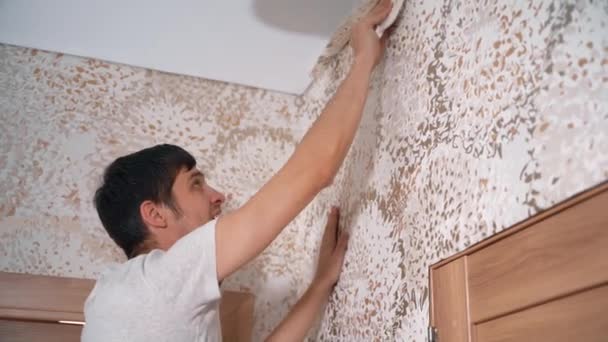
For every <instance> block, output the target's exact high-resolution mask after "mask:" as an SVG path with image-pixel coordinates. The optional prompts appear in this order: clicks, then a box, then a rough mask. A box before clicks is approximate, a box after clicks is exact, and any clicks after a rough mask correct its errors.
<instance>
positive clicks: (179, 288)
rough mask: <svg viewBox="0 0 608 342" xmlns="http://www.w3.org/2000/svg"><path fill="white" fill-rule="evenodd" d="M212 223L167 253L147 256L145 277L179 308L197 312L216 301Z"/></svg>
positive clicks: (154, 253)
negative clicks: (187, 308) (196, 310)
mask: <svg viewBox="0 0 608 342" xmlns="http://www.w3.org/2000/svg"><path fill="white" fill-rule="evenodd" d="M216 222H217V221H216V220H213V221H210V222H208V223H206V224H205V225H203V226H201V227H199V228H197V229H195V230H193V231H192V232H190V233H188V234H187V235H185V236H183V237H182V238H181V239H179V240H178V241H177V242H176V243H175V244H174V245H173V246H171V248H170V249H169V250H167V251H160V250H154V251H153V252H151V253H150V254H149V255H148V256H147V260H146V263H145V264H146V265H145V266H144V268H145V269H146V270H145V272H144V273H145V277H146V278H147V279H148V282H149V283H150V285H151V286H153V287H155V290H157V291H159V292H160V294H161V295H164V296H166V297H167V299H168V300H169V301H171V302H172V303H175V304H177V305H179V306H180V307H189V308H192V309H199V308H202V307H204V306H205V304H209V303H210V302H213V301H215V300H217V299H219V298H220V289H219V284H218V279H217V264H216V252H215V226H216Z"/></svg>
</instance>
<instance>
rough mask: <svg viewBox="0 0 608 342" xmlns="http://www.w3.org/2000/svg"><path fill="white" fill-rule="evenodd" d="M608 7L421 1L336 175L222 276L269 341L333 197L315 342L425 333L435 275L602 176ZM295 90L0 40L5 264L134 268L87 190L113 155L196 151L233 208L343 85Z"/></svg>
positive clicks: (43, 270) (332, 81) (336, 69)
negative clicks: (251, 296)
mask: <svg viewBox="0 0 608 342" xmlns="http://www.w3.org/2000/svg"><path fill="white" fill-rule="evenodd" d="M607 25H608V5H607V4H606V3H605V2H601V1H542V0H528V1H519V2H512V1H502V0H495V1H490V2H486V3H483V4H481V3H476V2H462V1H451V0H444V1H437V2H429V1H421V0H418V1H408V2H406V3H405V6H404V10H403V11H402V12H401V14H400V16H399V17H398V18H397V22H396V27H395V31H394V32H393V35H392V37H391V39H390V42H389V48H388V51H387V54H386V58H385V60H384V62H383V63H382V64H381V65H380V66H379V67H378V69H377V71H376V73H375V75H374V79H373V84H372V87H371V92H370V95H369V99H368V103H367V105H366V109H365V115H364V118H363V122H362V124H361V128H360V130H359V132H358V134H357V137H356V139H355V142H354V144H353V147H352V149H351V151H350V152H349V156H348V157H347V159H346V161H345V164H344V166H343V167H342V169H341V171H340V173H339V174H338V176H337V177H336V180H335V182H334V184H333V185H332V186H331V187H330V188H327V189H326V190H324V191H323V192H322V193H321V194H320V195H319V196H318V197H317V199H315V201H313V203H311V204H310V205H309V206H308V207H307V208H306V209H305V210H304V211H303V212H302V213H301V215H299V216H298V217H297V218H296V219H295V220H294V222H292V223H291V224H290V225H289V226H288V227H287V228H286V229H285V231H284V232H283V233H282V234H281V235H280V236H279V238H278V239H277V240H276V241H275V242H273V243H272V245H271V246H270V248H268V249H267V250H266V251H265V252H264V253H263V254H262V255H261V256H260V257H258V258H257V259H256V260H254V261H252V262H251V263H250V264H249V265H247V266H246V267H245V268H244V269H243V270H241V271H240V272H238V273H237V274H235V275H234V276H232V277H231V278H230V279H229V280H228V281H227V282H226V283H225V284H224V286H225V287H226V288H230V289H247V290H249V291H252V292H254V293H255V294H256V296H257V301H256V323H255V327H254V337H255V340H261V339H262V338H263V337H264V336H266V335H267V334H268V333H269V331H270V330H271V329H272V328H273V327H274V326H275V325H276V324H277V323H278V322H279V321H280V320H281V318H282V317H283V316H284V315H285V313H286V312H287V311H288V309H289V307H290V306H291V305H293V303H295V301H296V300H297V298H298V296H299V295H300V294H301V293H302V292H303V291H304V290H305V288H306V286H307V284H308V282H309V281H310V279H311V277H312V275H313V272H314V266H315V256H316V253H317V249H318V245H319V240H320V236H321V231H322V228H323V225H324V223H325V222H324V221H325V218H326V214H327V210H328V208H329V206H330V205H331V204H339V205H340V206H341V207H342V215H343V217H342V222H343V223H344V226H343V228H344V229H346V230H348V231H349V232H350V233H351V243H350V246H349V251H348V253H347V257H346V263H345V266H344V270H343V274H342V276H341V278H340V281H339V283H338V284H337V286H336V288H335V291H334V294H333V295H332V297H331V300H330V303H329V305H328V306H327V308H326V311H325V315H324V318H323V320H322V321H321V322H320V323H319V325H318V327H317V328H316V329H315V330H314V331H313V332H312V333H311V340H319V341H423V340H424V336H425V332H426V326H427V325H428V308H429V301H428V298H429V292H428V286H427V282H428V274H427V269H428V266H429V265H430V264H432V263H434V262H437V261H438V260H440V259H441V258H444V257H447V256H449V255H451V254H453V253H456V252H458V251H461V250H463V249H464V248H466V247H467V246H470V245H471V244H473V243H475V242H478V241H480V240H482V239H484V238H486V237H488V236H490V235H492V234H495V233H496V232H499V231H501V230H502V229H504V228H506V227H508V226H510V225H512V224H514V223H516V222H518V221H521V220H523V219H525V218H527V217H529V216H531V215H533V214H535V213H537V212H539V211H541V210H543V209H545V208H547V207H549V206H551V205H552V204H555V203H556V202H558V201H561V200H563V199H565V198H567V197H569V196H572V195H574V194H576V193H577V192H580V191H582V190H584V189H586V188H589V187H591V186H593V185H595V184H597V183H599V182H602V181H604V180H606V179H608V26H607ZM350 59H351V55H350V51H349V50H348V49H346V50H344V51H343V52H341V53H340V54H338V55H337V56H336V57H335V58H331V59H327V60H325V61H324V62H323V63H325V64H324V66H326V67H325V68H322V69H319V70H322V71H320V73H319V74H318V78H317V80H316V81H315V83H314V84H313V86H312V87H311V88H310V89H309V91H308V92H307V93H306V94H305V95H304V96H300V97H296V96H291V95H285V94H280V93H274V92H269V91H265V90H258V89H253V88H247V87H241V86H237V85H231V84H225V83H219V82H213V81H208V80H203V79H197V78H193V77H186V76H179V75H171V74H165V73H160V72H155V71H149V70H144V69H140V68H134V67H129V66H124V65H117V64H109V63H105V62H101V61H97V60H91V59H82V58H76V57H71V56H63V55H61V54H56V53H49V52H42V51H37V50H31V49H24V48H19V47H13V46H6V45H2V46H0V128H1V132H2V133H1V136H0V180H1V181H0V257H1V260H0V269H1V270H5V271H15V272H27V273H36V274H52V275H65V276H77V277H90V278H94V277H96V276H98V275H99V273H100V272H101V271H102V270H103V268H104V267H105V266H106V265H108V264H110V263H113V262H120V261H122V260H123V257H122V255H121V254H120V253H119V251H118V250H117V248H116V247H115V246H113V244H112V242H111V241H110V240H109V239H108V238H107V236H106V235H105V232H104V231H103V229H102V227H101V225H100V223H99V221H98V219H97V217H96V214H95V212H94V209H93V206H92V203H91V198H92V194H93V191H94V190H95V187H96V185H97V184H98V182H99V177H100V175H101V172H102V170H103V168H104V167H105V166H106V165H107V164H108V163H109V162H111V161H112V160H113V159H114V158H116V157H118V156H120V155H122V154H125V153H128V152H131V151H135V150H137V149H140V148H142V147H145V146H149V145H152V144H156V143H161V142H170V143H175V144H179V145H181V146H184V147H185V148H186V149H188V150H189V151H191V152H192V153H193V154H194V155H195V157H196V158H197V160H198V162H199V165H200V167H201V169H202V170H203V171H204V172H205V173H207V174H208V175H209V178H210V179H211V181H212V183H213V184H215V185H217V186H218V187H219V188H221V189H223V190H224V191H225V192H227V193H228V194H229V198H230V200H229V201H228V203H227V207H228V209H234V208H237V207H238V206H239V205H241V204H242V203H244V201H246V200H247V198H249V197H250V196H251V195H253V193H254V192H255V191H256V190H257V189H258V188H259V187H260V186H261V185H262V184H263V183H264V182H266V181H267V180H268V178H269V177H271V176H272V174H273V173H274V172H275V171H277V170H278V168H279V167H280V166H281V165H282V164H283V163H284V162H285V161H286V159H287V158H288V157H289V155H290V153H291V152H292V151H293V149H294V147H295V146H296V144H297V143H298V141H299V139H300V138H301V137H302V136H303V134H304V133H305V131H306V129H307V128H308V127H309V126H310V124H311V123H312V122H313V120H314V119H315V118H316V117H317V116H318V115H319V114H320V111H321V110H322V108H323V105H324V104H325V102H326V101H327V100H328V99H329V97H330V96H331V95H332V94H333V92H334V91H335V89H336V87H337V86H338V85H339V83H340V81H341V79H343V77H344V76H345V73H346V72H347V70H348V66H349V63H350Z"/></svg>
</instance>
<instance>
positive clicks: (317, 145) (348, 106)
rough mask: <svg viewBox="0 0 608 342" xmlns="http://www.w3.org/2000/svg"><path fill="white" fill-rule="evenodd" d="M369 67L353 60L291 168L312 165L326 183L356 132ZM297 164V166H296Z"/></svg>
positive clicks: (309, 132)
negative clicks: (319, 169) (318, 170)
mask: <svg viewBox="0 0 608 342" xmlns="http://www.w3.org/2000/svg"><path fill="white" fill-rule="evenodd" d="M372 70H373V63H372V62H369V61H365V60H363V59H360V60H357V59H356V60H355V61H354V63H353V65H352V67H351V69H350V71H349V73H348V75H347V76H346V78H345V79H344V81H343V82H342V84H341V85H340V87H339V88H338V90H337V91H336V94H335V95H334V97H333V98H332V99H331V100H330V102H329V103H328V104H327V106H326V107H325V109H324V110H323V112H322V113H321V115H320V116H319V118H318V119H317V121H316V122H315V123H314V124H313V126H312V127H311V128H310V129H309V130H308V132H307V133H306V135H305V136H304V138H303V139H302V141H301V143H300V144H299V145H298V148H297V149H296V151H295V153H294V156H293V159H294V160H293V164H295V165H298V164H303V165H311V163H310V162H311V161H312V162H313V164H312V165H316V166H317V167H319V168H323V170H321V174H322V175H325V176H326V178H329V179H324V181H326V182H330V181H331V179H333V177H334V176H335V174H336V172H337V171H338V169H339V168H340V165H341V164H342V161H343V160H344V158H345V156H346V154H347V152H348V149H349V147H350V145H351V143H352V141H353V138H354V136H355V134H356V132H357V128H358V126H359V123H360V121H361V115H362V113H363V108H364V105H365V100H366V98H367V93H368V89H369V82H370V78H371V72H372ZM300 162H301V163H300Z"/></svg>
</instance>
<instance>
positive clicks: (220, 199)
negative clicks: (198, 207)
mask: <svg viewBox="0 0 608 342" xmlns="http://www.w3.org/2000/svg"><path fill="white" fill-rule="evenodd" d="M209 188H210V189H211V202H212V203H213V204H222V203H224V202H226V196H225V195H224V194H223V193H221V192H219V191H217V190H215V189H214V188H212V187H209Z"/></svg>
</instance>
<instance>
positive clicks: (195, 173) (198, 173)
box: [189, 170, 205, 179]
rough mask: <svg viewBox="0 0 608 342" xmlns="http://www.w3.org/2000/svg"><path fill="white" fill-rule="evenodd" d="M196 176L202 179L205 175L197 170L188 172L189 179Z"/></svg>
mask: <svg viewBox="0 0 608 342" xmlns="http://www.w3.org/2000/svg"><path fill="white" fill-rule="evenodd" d="M196 177H202V178H203V179H205V175H203V173H202V172H201V171H199V170H196V171H194V172H192V173H191V174H190V177H189V179H192V178H196Z"/></svg>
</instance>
